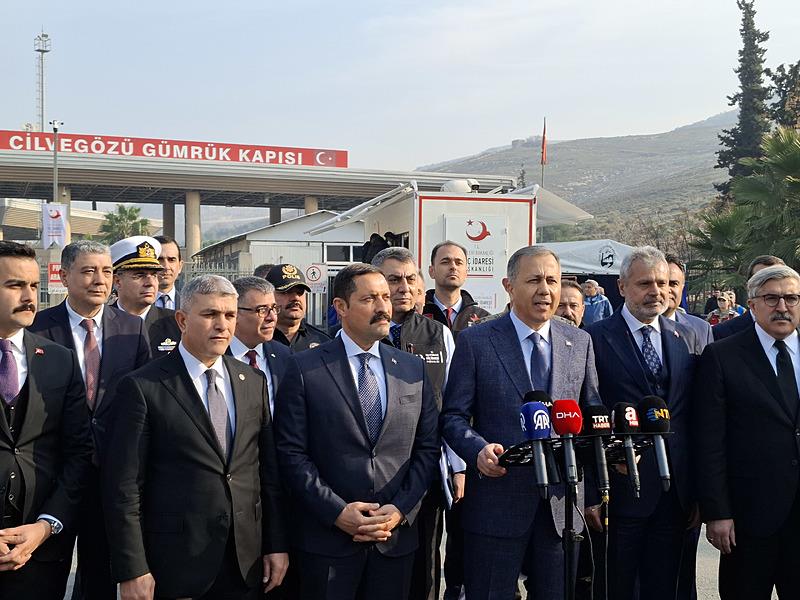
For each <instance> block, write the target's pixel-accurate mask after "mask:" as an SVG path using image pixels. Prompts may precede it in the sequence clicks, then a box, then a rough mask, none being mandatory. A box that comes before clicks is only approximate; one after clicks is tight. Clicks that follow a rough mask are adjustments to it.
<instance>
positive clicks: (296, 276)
mask: <svg viewBox="0 0 800 600" xmlns="http://www.w3.org/2000/svg"><path fill="white" fill-rule="evenodd" d="M266 279H267V281H269V282H270V283H271V284H272V285H274V286H275V289H276V290H278V291H279V292H285V291H287V290H290V289H292V288H293V287H298V286H299V287H301V288H303V289H304V290H305V291H307V292H310V291H311V288H310V287H308V284H307V283H306V278H305V277H304V276H303V272H302V271H300V269H298V268H297V267H295V266H294V265H290V264H282V265H275V266H274V267H272V268H271V269H270V270H269V273H267V277H266Z"/></svg>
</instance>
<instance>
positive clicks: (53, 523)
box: [38, 517, 64, 535]
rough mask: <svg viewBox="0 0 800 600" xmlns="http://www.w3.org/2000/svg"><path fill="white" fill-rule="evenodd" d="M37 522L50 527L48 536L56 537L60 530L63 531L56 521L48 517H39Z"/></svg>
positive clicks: (62, 527)
mask: <svg viewBox="0 0 800 600" xmlns="http://www.w3.org/2000/svg"><path fill="white" fill-rule="evenodd" d="M38 520H39V521H44V522H45V523H47V524H48V525H50V535H58V534H59V533H61V530H62V529H64V526H63V525H62V524H61V523H60V522H58V521H56V520H55V519H51V518H49V517H39V519H38Z"/></svg>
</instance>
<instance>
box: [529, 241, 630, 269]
mask: <svg viewBox="0 0 800 600" xmlns="http://www.w3.org/2000/svg"><path fill="white" fill-rule="evenodd" d="M542 246H545V247H547V248H549V249H550V250H552V251H553V252H555V253H556V255H557V256H558V258H559V259H560V260H561V272H562V273H565V274H567V273H569V274H571V275H619V267H620V265H621V264H622V259H624V258H625V257H626V256H627V255H628V254H630V252H631V250H633V247H632V246H627V245H625V244H621V243H620V242H615V241H614V240H579V241H575V242H548V243H546V244H542Z"/></svg>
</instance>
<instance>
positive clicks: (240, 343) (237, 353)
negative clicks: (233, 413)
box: [227, 277, 300, 600]
mask: <svg viewBox="0 0 800 600" xmlns="http://www.w3.org/2000/svg"><path fill="white" fill-rule="evenodd" d="M233 287H234V288H236V292H237V293H238V294H239V298H238V311H239V314H238V315H237V316H236V331H235V333H234V336H233V338H231V345H230V346H229V347H228V351H227V354H230V355H231V356H233V357H234V358H236V359H238V360H240V361H242V362H243V363H246V364H249V365H250V366H251V367H253V368H254V369H257V370H258V371H261V372H262V373H263V374H264V376H265V377H266V380H267V394H268V398H267V399H266V400H267V403H268V404H269V412H270V414H271V415H272V416H274V415H275V394H276V392H277V390H278V386H279V385H280V382H281V381H282V380H283V374H284V372H285V371H286V363H287V361H288V358H289V357H290V356H291V355H292V351H291V350H289V348H287V347H286V346H284V345H283V344H281V343H278V342H276V341H273V339H272V336H273V334H274V333H275V323H276V322H277V320H278V313H279V312H280V307H279V306H278V305H277V304H275V288H274V287H273V285H272V284H271V283H270V282H268V281H267V280H266V279H263V278H261V277H240V278H238V279H236V280H235V281H234V282H233ZM296 563H297V561H296V559H295V556H290V560H289V564H290V565H291V566H290V568H289V569H288V570H287V572H286V576H285V577H284V579H283V583H282V584H281V585H280V587H278V588H275V589H274V590H272V591H271V592H270V593H269V595H268V597H269V598H270V599H271V600H272V599H274V600H281V599H284V598H285V599H287V600H288V599H292V598H297V597H298V596H299V594H300V578H299V574H298V572H297V564H296Z"/></svg>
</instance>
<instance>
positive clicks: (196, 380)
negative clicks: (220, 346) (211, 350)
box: [178, 342, 236, 434]
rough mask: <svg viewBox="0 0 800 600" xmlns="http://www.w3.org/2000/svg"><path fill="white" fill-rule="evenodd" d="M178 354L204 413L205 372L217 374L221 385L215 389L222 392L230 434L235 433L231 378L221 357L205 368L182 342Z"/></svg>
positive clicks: (234, 408) (206, 386)
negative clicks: (209, 371) (201, 403)
mask: <svg viewBox="0 0 800 600" xmlns="http://www.w3.org/2000/svg"><path fill="white" fill-rule="evenodd" d="M178 352H180V353H181V358H182V359H183V364H184V365H186V371H187V372H188V373H189V379H191V380H192V385H194V389H195V390H197V393H198V395H199V396H200V400H201V401H202V402H203V406H205V408H206V411H208V396H207V392H208V378H207V377H206V371H208V370H209V369H213V370H214V371H216V372H217V375H219V377H220V379H221V380H222V385H221V386H220V385H219V384H217V387H218V388H219V390H220V391H221V392H222V395H223V397H224V398H225V405H226V406H227V407H228V417H229V418H230V420H231V433H232V434H234V433H236V405H235V404H234V402H233V388H231V376H230V374H229V373H228V369H226V368H225V363H223V362H222V357H221V356H218V357H217V360H216V361H215V362H214V364H213V365H211V366H210V367H206V366H205V365H204V364H203V363H201V362H200V361H199V360H198V359H197V358H195V356H194V355H193V354H192V353H191V352H189V351H188V350H187V349H186V346H184V345H183V342H181V343H180V344H178Z"/></svg>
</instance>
